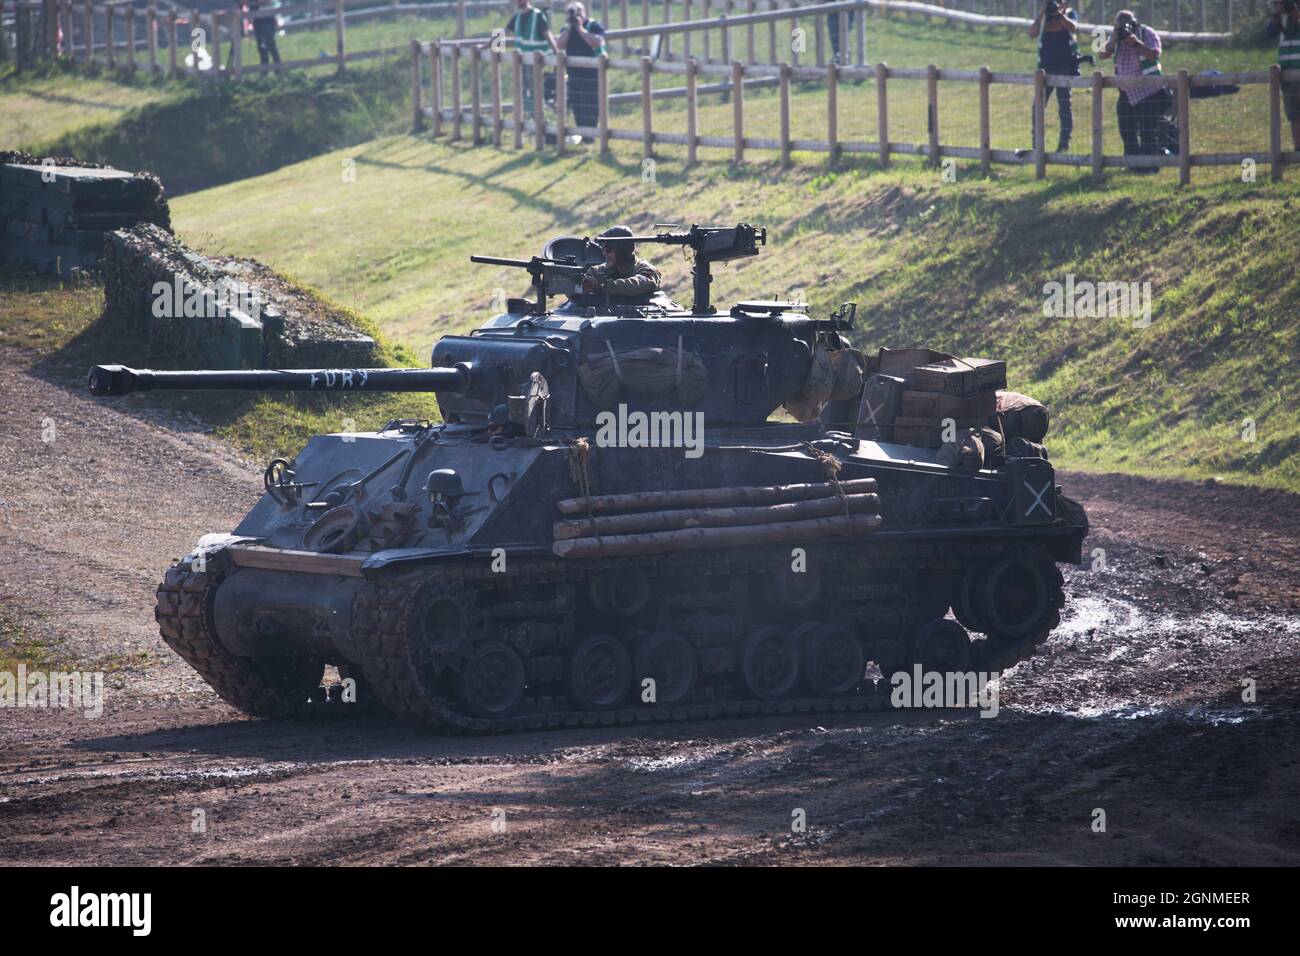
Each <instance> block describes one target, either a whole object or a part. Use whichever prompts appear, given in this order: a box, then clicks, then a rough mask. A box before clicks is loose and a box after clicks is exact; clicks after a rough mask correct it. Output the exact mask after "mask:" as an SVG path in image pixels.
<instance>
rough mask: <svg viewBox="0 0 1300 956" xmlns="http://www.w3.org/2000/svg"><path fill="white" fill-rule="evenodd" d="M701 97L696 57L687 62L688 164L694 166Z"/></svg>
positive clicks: (696, 156) (696, 154) (697, 145)
mask: <svg viewBox="0 0 1300 956" xmlns="http://www.w3.org/2000/svg"><path fill="white" fill-rule="evenodd" d="M699 109H700V95H699V90H698V89H697V86H696V63H695V57H691V58H690V59H689V60H687V61H686V163H687V165H689V166H694V165H695V163H696V160H697V159H698V158H699V157H698V147H699V144H698V143H697V142H696V140H697V139H698V133H699Z"/></svg>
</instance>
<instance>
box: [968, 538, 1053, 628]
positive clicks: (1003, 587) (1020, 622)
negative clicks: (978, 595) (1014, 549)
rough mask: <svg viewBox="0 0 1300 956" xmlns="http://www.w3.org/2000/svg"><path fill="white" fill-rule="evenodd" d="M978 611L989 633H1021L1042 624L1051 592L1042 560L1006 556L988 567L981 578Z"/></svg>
mask: <svg viewBox="0 0 1300 956" xmlns="http://www.w3.org/2000/svg"><path fill="white" fill-rule="evenodd" d="M982 585H983V586H982V589H981V590H982V592H983V601H982V602H981V611H982V614H981V615H980V616H981V617H982V618H983V619H984V621H985V622H986V623H987V624H988V628H987V630H988V631H989V632H992V633H997V634H1005V635H1007V636H1009V637H1023V636H1024V635H1026V634H1030V633H1033V632H1034V631H1036V630H1039V629H1041V628H1042V626H1043V623H1044V622H1045V621H1046V619H1047V616H1048V613H1049V612H1050V611H1051V610H1053V608H1052V606H1051V605H1052V595H1051V594H1050V589H1049V587H1048V583H1047V579H1046V576H1045V574H1044V570H1043V566H1042V562H1040V561H1035V560H1031V559H1027V558H1007V559H1005V560H1003V561H999V562H998V563H997V564H995V565H994V566H993V567H992V568H990V569H989V571H988V573H987V575H986V576H985V577H984V580H983V582H982Z"/></svg>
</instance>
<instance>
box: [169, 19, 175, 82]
mask: <svg viewBox="0 0 1300 956" xmlns="http://www.w3.org/2000/svg"><path fill="white" fill-rule="evenodd" d="M167 32H168V34H169V35H170V37H171V42H170V43H168V44H167V67H168V69H167V72H168V73H169V74H170V75H172V76H175V75H176V11H175V10H174V9H172V10H168V11H167Z"/></svg>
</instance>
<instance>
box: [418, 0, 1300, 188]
mask: <svg viewBox="0 0 1300 956" xmlns="http://www.w3.org/2000/svg"><path fill="white" fill-rule="evenodd" d="M855 5H860V0H859V3H856V4H855V3H852V2H849V0H844V2H838V3H832V4H827V5H826V8H827V9H828V10H834V9H835V8H837V7H838V8H847V7H850V6H855ZM411 52H412V57H411V93H412V106H413V109H412V119H413V124H414V127H415V128H416V129H417V130H419V129H423V128H424V127H425V124H426V122H428V123H430V124H431V126H432V132H433V135H435V136H438V135H442V134H443V132H444V131H446V132H447V134H448V136H449V138H450V139H451V140H459V139H461V138H462V136H463V134H464V126H465V125H466V124H468V126H469V128H470V139H471V141H472V143H473V144H474V145H476V146H477V145H479V144H481V143H484V142H488V141H490V142H491V143H492V145H494V146H501V145H502V143H503V139H504V134H505V133H506V132H507V131H508V132H510V133H511V138H512V141H513V145H514V147H515V148H516V149H518V148H521V147H522V146H523V144H524V140H525V137H527V138H529V139H531V141H532V145H533V148H534V149H535V150H539V151H540V150H543V149H545V148H546V146H547V140H548V138H550V139H552V141H553V142H554V148H555V149H556V150H557V152H560V153H563V152H564V151H565V150H566V148H568V145H569V144H568V143H567V142H566V140H567V136H568V135H569V134H573V133H577V134H580V135H583V136H588V137H591V138H592V139H593V140H594V141H595V142H596V143H597V144H598V146H599V149H600V151H601V152H602V153H606V152H608V151H609V149H610V142H611V141H612V140H631V141H639V142H640V143H641V147H642V154H643V156H645V157H653V156H654V155H655V148H656V147H657V146H663V145H676V146H684V147H685V148H686V157H687V162H688V163H695V162H696V161H697V160H698V150H699V149H700V148H701V147H713V148H722V149H726V150H729V151H730V152H731V154H732V160H733V161H734V162H736V163H740V162H743V161H744V160H745V156H746V153H747V151H750V150H765V151H769V152H777V153H779V155H780V157H781V160H782V162H784V163H789V162H790V160H791V153H792V152H794V151H805V152H816V153H826V154H829V158H830V160H831V161H832V162H834V161H835V160H837V159H838V158H839V157H840V156H842V155H843V154H846V153H867V154H874V155H876V156H878V157H879V159H880V162H881V164H882V165H886V166H887V165H888V164H889V162H890V157H891V156H892V155H894V154H914V155H921V156H923V157H925V158H926V159H927V160H928V161H929V162H931V163H933V164H936V165H937V164H939V163H940V162H941V161H942V160H943V159H944V158H945V157H953V158H960V159H975V160H978V161H979V163H980V168H981V170H983V171H984V172H985V173H987V172H988V170H989V169H990V166H991V165H992V164H993V163H1000V164H1012V165H1032V166H1033V167H1034V173H1035V176H1036V177H1037V178H1039V179H1041V178H1043V177H1044V176H1045V175H1046V168H1047V166H1048V165H1065V166H1076V167H1084V168H1088V169H1089V170H1090V171H1091V173H1092V175H1093V176H1094V177H1096V178H1098V179H1100V178H1102V176H1103V175H1104V170H1106V169H1108V168H1137V167H1153V166H1154V167H1161V166H1171V167H1176V168H1177V169H1178V177H1179V182H1180V183H1181V184H1187V183H1190V181H1191V169H1192V167H1194V166H1225V165H1242V164H1244V163H1246V162H1247V161H1250V162H1253V163H1255V164H1260V165H1263V164H1268V165H1269V166H1270V170H1271V176H1272V178H1273V180H1275V181H1278V180H1280V179H1281V178H1282V171H1283V168H1284V166H1286V165H1287V164H1295V163H1298V162H1300V152H1294V151H1287V150H1284V149H1283V139H1282V102H1281V93H1282V82H1283V81H1284V80H1286V81H1288V82H1289V81H1300V70H1289V71H1286V72H1285V73H1284V72H1283V71H1282V70H1281V69H1280V68H1279V67H1277V66H1273V67H1271V68H1270V69H1269V70H1268V71H1266V72H1250V73H1225V74H1219V75H1213V76H1191V75H1189V73H1188V72H1187V71H1186V70H1180V71H1179V72H1178V73H1177V75H1173V76H1144V77H1116V76H1107V75H1105V74H1103V73H1101V72H1095V73H1093V74H1092V75H1091V76H1077V77H1075V76H1049V75H1047V74H1046V73H1044V72H1043V71H1042V70H1038V71H1037V72H1035V73H1003V72H996V71H991V70H989V69H988V68H987V67H984V68H981V69H979V70H947V69H940V68H939V67H937V66H933V65H931V66H929V67H926V68H924V69H900V68H898V67H890V66H888V65H887V64H885V63H878V64H876V65H875V66H874V67H869V66H841V65H839V64H836V63H833V62H832V63H828V64H826V65H825V66H821V67H815V66H796V65H793V64H790V63H780V64H778V65H776V66H770V65H762V64H750V63H745V62H742V61H741V60H739V59H733V60H732V61H731V62H730V63H701V62H699V61H698V60H696V59H695V58H694V57H692V58H690V59H687V60H686V61H685V62H684V63H675V62H656V61H655V60H653V59H652V58H651V57H649V56H642V57H640V58H633V59H624V58H611V57H610V56H609V55H608V54H602V55H601V56H599V57H566V56H565V55H564V54H563V53H560V54H557V55H555V56H543V55H542V54H541V53H535V54H532V57H531V66H532V70H531V74H532V79H533V84H532V86H533V88H532V90H531V91H525V90H523V89H522V76H523V67H524V65H525V62H526V61H525V58H524V57H523V56H522V55H521V54H520V53H518V52H517V51H514V50H508V51H503V50H501V49H494V48H493V45H492V44H491V43H490V42H489V43H479V42H475V43H466V42H462V41H450V42H448V41H433V42H424V41H420V40H413V41H411ZM465 60H467V61H468V83H467V84H466V83H465V82H463V81H462V65H463V61H465ZM425 64H427V65H428V68H427V70H426V68H425ZM548 66H549V67H551V68H553V69H554V72H555V76H556V84H555V99H554V114H553V115H554V119H553V120H546V119H545V117H546V112H545V106H546V103H545V101H544V96H543V82H542V76H543V71H544V70H545V69H546V68H547V67H548ZM570 66H576V67H585V68H595V69H596V71H597V94H596V95H597V107H598V121H597V125H596V126H595V127H583V126H570V125H569V120H568V115H567V114H568V112H569V111H568V101H567V94H568V91H567V89H566V83H565V82H564V77H565V72H566V69H567V67H570ZM485 70H486V71H487V72H488V75H487V77H486V78H485V77H484V71H485ZM620 70H621V71H625V72H628V73H632V74H636V75H639V80H640V89H639V91H634V92H628V93H611V92H610V82H609V78H610V74H611V72H614V71H620ZM503 72H504V73H505V74H506V75H505V76H504V77H503ZM448 73H449V75H450V83H448V82H447V75H448ZM656 73H660V74H663V73H668V74H675V75H680V76H682V77H683V80H684V83H683V85H682V86H680V87H674V88H667V89H654V88H653V87H652V77H653V76H654V74H656ZM701 76H714V77H719V78H720V80H721V81H720V82H718V83H715V84H711V85H701V84H700V82H699V80H700V77H701ZM503 80H505V83H503ZM891 80H923V81H925V84H926V100H927V142H925V143H922V144H917V143H915V142H899V141H893V140H891V139H890V135H889V130H890V120H889V109H890V81H891ZM793 81H799V82H803V83H818V82H820V83H821V84H823V90H824V94H825V106H826V113H825V120H824V128H825V130H826V134H825V138H824V139H794V138H792V137H791V132H790V129H791V123H790V88H791V83H792V82H793ZM844 82H859V83H862V84H874V86H875V91H876V125H877V138H876V139H875V140H872V141H865V140H854V139H845V138H843V137H841V135H840V133H839V128H840V113H841V109H840V104H841V102H842V100H843V97H842V94H841V84H842V83H844ZM506 83H508V84H509V85H508V86H507V85H506ZM948 83H971V84H976V85H977V89H978V99H979V143H978V144H976V145H955V144H945V143H943V142H942V141H941V133H940V131H941V130H942V129H943V128H944V124H943V122H942V116H941V113H940V109H939V107H940V103H941V99H940V96H939V90H940V85H941V84H948ZM997 84H1006V85H1011V86H1021V87H1031V88H1032V89H1033V91H1034V93H1035V100H1034V107H1033V109H1032V126H1033V146H1032V149H1031V150H1029V151H1027V152H1026V153H1023V154H1022V153H1021V151H1016V150H1002V149H993V148H991V146H990V144H991V141H992V137H991V132H992V131H991V120H990V116H991V110H990V92H991V88H992V87H993V86H994V85H997ZM1224 84H1237V85H1239V86H1243V87H1250V86H1252V85H1254V86H1261V85H1262V86H1266V87H1267V96H1268V98H1269V131H1268V140H1269V144H1268V148H1267V150H1249V151H1239V152H1218V153H1193V152H1192V151H1191V146H1190V144H1191V136H1190V130H1191V110H1190V106H1189V103H1190V99H1191V90H1192V89H1193V88H1195V87H1202V86H1221V85H1224ZM466 85H468V87H469V91H470V101H469V102H465V97H464V86H466ZM761 86H767V87H771V86H775V87H776V88H777V90H778V110H779V130H780V132H779V135H778V136H777V137H775V138H772V137H766V138H765V137H755V136H751V135H749V134H748V133H747V132H746V129H745V117H746V110H745V95H744V94H745V90H746V89H750V88H753V87H761ZM1048 87H1071V88H1084V89H1088V90H1090V92H1091V110H1092V149H1091V152H1090V153H1089V154H1078V153H1056V152H1048V151H1047V150H1046V148H1045V144H1044V139H1045V137H1044V100H1045V96H1044V94H1045V92H1046V91H1047V88H1048ZM1150 87H1166V88H1168V89H1170V90H1171V91H1172V94H1173V97H1174V102H1175V104H1176V110H1177V116H1178V121H1179V122H1178V125H1179V149H1178V151H1177V153H1176V154H1174V155H1159V156H1155V155H1106V154H1105V152H1104V133H1103V128H1104V118H1105V104H1104V101H1103V96H1102V94H1103V91H1104V90H1106V89H1121V90H1131V89H1138V88H1142V89H1145V88H1150ZM485 88H487V89H490V102H489V103H486V104H485V103H483V102H481V99H482V97H481V91H482V90H483V89H485ZM507 90H509V91H510V92H512V93H513V97H512V98H511V99H509V100H507V99H505V92H506V91H507ZM709 92H725V93H728V94H729V95H730V98H731V105H732V109H731V135H730V136H708V135H701V134H700V133H699V116H700V105H699V97H700V95H701V94H703V93H709ZM525 95H527V96H529V98H530V99H531V101H532V106H531V109H532V115H533V116H535V117H542V118H543V121H542V122H540V123H539V122H535V121H533V120H532V119H531V118H529V117H524V118H523V119H522V121H520V119H519V118H518V110H517V109H516V104H519V103H522V102H524V97H525ZM668 98H683V99H684V100H685V112H686V117H685V121H686V132H685V133H679V132H667V131H663V130H656V129H655V126H654V117H655V111H654V108H653V102H654V101H655V100H658V99H668ZM448 100H449V102H448ZM626 102H637V103H639V104H640V119H641V122H640V126H639V128H616V127H615V126H614V125H613V124H612V121H611V106H613V105H617V104H621V103H626Z"/></svg>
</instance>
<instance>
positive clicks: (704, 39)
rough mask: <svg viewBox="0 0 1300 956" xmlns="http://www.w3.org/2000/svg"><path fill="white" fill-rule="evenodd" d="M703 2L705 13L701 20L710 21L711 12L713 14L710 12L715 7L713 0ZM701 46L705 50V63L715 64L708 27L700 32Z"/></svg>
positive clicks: (701, 15)
mask: <svg viewBox="0 0 1300 956" xmlns="http://www.w3.org/2000/svg"><path fill="white" fill-rule="evenodd" d="M703 2H704V12H703V13H702V14H700V19H701V20H708V19H709V15H710V12H711V11H710V10H709V8H710V7H711V6H712V5H713V0H703ZM700 46H702V47H703V48H704V57H703V60H704V62H705V63H712V62H713V48H712V46H711V44H710V43H709V28H708V27H705V28H704V29H703V30H701V31H700Z"/></svg>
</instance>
